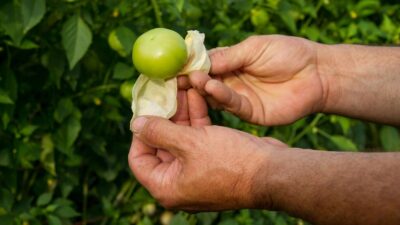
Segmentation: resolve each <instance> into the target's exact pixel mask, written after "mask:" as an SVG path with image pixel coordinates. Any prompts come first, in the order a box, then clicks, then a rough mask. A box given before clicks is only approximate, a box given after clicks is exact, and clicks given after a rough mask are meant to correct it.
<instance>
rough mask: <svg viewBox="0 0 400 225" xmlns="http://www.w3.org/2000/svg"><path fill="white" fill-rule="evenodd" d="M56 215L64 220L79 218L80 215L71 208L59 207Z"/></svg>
mask: <svg viewBox="0 0 400 225" xmlns="http://www.w3.org/2000/svg"><path fill="white" fill-rule="evenodd" d="M54 213H55V214H56V215H57V216H59V217H60V218H64V219H68V218H73V217H77V216H79V213H77V212H76V211H75V209H73V208H72V207H70V206H61V207H58V208H57V209H56V211H55V212H54Z"/></svg>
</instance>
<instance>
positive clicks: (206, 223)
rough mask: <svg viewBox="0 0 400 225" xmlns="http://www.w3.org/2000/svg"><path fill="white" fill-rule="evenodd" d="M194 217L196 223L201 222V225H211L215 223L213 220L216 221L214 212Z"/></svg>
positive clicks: (198, 214) (216, 214)
mask: <svg viewBox="0 0 400 225" xmlns="http://www.w3.org/2000/svg"><path fill="white" fill-rule="evenodd" d="M196 217H197V219H198V221H200V222H201V225H211V224H212V223H213V222H214V221H215V219H217V217H218V213H216V212H205V213H197V214H196Z"/></svg>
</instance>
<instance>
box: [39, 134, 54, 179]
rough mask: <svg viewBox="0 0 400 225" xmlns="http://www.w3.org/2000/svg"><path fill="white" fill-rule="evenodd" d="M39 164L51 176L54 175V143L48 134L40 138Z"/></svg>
mask: <svg viewBox="0 0 400 225" xmlns="http://www.w3.org/2000/svg"><path fill="white" fill-rule="evenodd" d="M40 162H41V163H42V165H43V167H44V168H45V169H46V170H47V172H49V173H50V174H51V175H53V176H55V175H56V164H55V161H54V143H53V140H52V138H51V135H50V134H46V135H43V137H42V151H41V152H40Z"/></svg>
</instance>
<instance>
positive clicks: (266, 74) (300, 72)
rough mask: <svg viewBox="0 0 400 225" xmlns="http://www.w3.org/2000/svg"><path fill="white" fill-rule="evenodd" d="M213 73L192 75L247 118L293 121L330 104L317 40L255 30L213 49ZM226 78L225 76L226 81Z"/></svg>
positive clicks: (268, 122) (200, 85) (205, 90)
mask: <svg viewBox="0 0 400 225" xmlns="http://www.w3.org/2000/svg"><path fill="white" fill-rule="evenodd" d="M209 55H210V59H211V74H212V75H213V77H214V78H216V79H212V80H210V78H209V77H208V76H207V75H206V74H205V73H201V72H195V73H192V74H191V75H190V80H191V83H192V85H193V86H194V87H195V88H197V89H198V90H199V92H200V93H204V94H207V95H209V96H210V97H211V99H212V101H213V102H216V103H217V104H218V105H220V106H222V107H223V108H224V109H225V110H228V111H230V112H232V113H234V114H236V115H238V116H239V117H241V118H242V119H244V120H247V121H249V122H252V123H257V124H262V125H277V124H288V123H291V122H294V121H295V120H297V119H299V118H300V117H303V116H305V115H308V114H310V113H313V112H317V111H320V110H321V109H322V108H323V106H324V101H325V99H324V97H325V91H326V90H325V84H324V80H323V79H322V77H321V76H320V75H319V74H318V70H317V69H318V68H317V44H316V43H314V42H311V41H308V40H305V39H301V38H294V37H286V36H278V35H272V36H255V37H250V38H248V39H246V40H245V41H243V42H241V43H239V44H237V45H234V46H231V47H226V48H217V49H214V50H211V51H210V52H209ZM218 80H220V81H222V82H220V81H218Z"/></svg>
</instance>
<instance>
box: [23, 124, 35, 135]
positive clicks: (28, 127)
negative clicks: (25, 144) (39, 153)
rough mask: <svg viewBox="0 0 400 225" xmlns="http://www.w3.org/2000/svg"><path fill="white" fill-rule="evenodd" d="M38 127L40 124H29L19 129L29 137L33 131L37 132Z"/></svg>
mask: <svg viewBox="0 0 400 225" xmlns="http://www.w3.org/2000/svg"><path fill="white" fill-rule="evenodd" d="M37 128H39V126H36V125H32V124H28V125H25V126H24V127H22V129H21V130H20V131H19V133H20V134H22V135H24V136H27V137H29V136H31V135H32V134H33V132H35V130H36V129H37Z"/></svg>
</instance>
